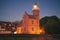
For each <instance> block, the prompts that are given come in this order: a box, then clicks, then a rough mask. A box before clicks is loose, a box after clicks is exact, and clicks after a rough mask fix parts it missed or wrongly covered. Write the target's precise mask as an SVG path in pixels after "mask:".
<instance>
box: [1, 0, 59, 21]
mask: <svg viewBox="0 0 60 40" xmlns="http://www.w3.org/2000/svg"><path fill="white" fill-rule="evenodd" d="M35 2H37V4H38V5H39V7H40V18H42V17H44V16H53V15H56V16H57V17H59V18H60V0H0V21H16V20H19V21H20V20H21V19H22V17H23V15H24V12H25V11H27V12H28V14H32V6H33V4H34V3H35Z"/></svg>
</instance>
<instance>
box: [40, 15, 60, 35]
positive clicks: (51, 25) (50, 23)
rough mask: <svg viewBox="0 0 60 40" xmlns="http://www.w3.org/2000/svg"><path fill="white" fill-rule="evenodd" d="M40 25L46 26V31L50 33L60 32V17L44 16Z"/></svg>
mask: <svg viewBox="0 0 60 40" xmlns="http://www.w3.org/2000/svg"><path fill="white" fill-rule="evenodd" d="M40 25H41V27H45V31H46V32H48V33H50V34H60V19H59V18H58V17H56V16H50V17H48V16H46V17H44V18H42V19H41V20H40ZM44 25H45V26H44Z"/></svg>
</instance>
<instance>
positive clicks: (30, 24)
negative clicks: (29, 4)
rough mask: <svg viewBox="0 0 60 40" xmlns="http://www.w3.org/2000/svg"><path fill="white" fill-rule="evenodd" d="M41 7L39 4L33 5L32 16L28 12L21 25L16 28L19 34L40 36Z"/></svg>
mask: <svg viewBox="0 0 60 40" xmlns="http://www.w3.org/2000/svg"><path fill="white" fill-rule="evenodd" d="M39 12H40V9H39V6H38V5H37V3H35V4H34V5H33V8H32V15H29V14H28V13H27V12H26V11H25V14H24V16H23V18H22V20H21V22H20V24H19V25H18V26H17V28H16V33H17V34H40V27H39Z"/></svg>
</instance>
